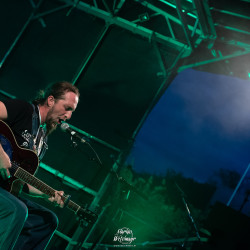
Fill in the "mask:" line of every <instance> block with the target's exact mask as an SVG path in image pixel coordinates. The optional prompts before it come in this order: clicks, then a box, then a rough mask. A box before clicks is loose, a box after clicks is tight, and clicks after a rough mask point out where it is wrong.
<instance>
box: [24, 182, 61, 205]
mask: <svg viewBox="0 0 250 250" xmlns="http://www.w3.org/2000/svg"><path fill="white" fill-rule="evenodd" d="M27 185H28V188H29V195H31V196H35V197H42V198H44V199H46V200H48V201H49V202H52V203H53V204H54V205H55V206H60V207H61V208H63V207H64V201H63V199H62V197H63V195H64V192H63V191H55V193H54V195H53V196H49V195H47V194H45V193H43V192H41V191H40V190H38V189H36V188H35V187H33V186H31V185H29V184H27Z"/></svg>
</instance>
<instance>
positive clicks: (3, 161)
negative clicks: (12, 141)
mask: <svg viewBox="0 0 250 250" xmlns="http://www.w3.org/2000/svg"><path fill="white" fill-rule="evenodd" d="M7 117H8V115H7V109H6V107H5V105H4V103H3V102H0V120H6V119H7ZM10 167H11V163H10V158H9V156H8V155H7V154H6V153H5V152H4V150H3V148H2V145H1V144H0V176H2V178H3V179H4V180H6V179H8V178H9V177H10V172H9V168H10Z"/></svg>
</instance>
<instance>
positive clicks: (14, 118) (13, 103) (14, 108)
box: [3, 99, 47, 158]
mask: <svg viewBox="0 0 250 250" xmlns="http://www.w3.org/2000/svg"><path fill="white" fill-rule="evenodd" d="M3 103H4V104H5V107H6V109H7V114H8V119H7V120H5V122H6V123H7V124H8V125H9V126H10V128H11V130H12V132H13V133H14V135H15V138H16V140H17V143H18V145H19V146H20V147H22V148H30V146H31V141H32V143H33V140H34V138H35V137H36V136H37V132H38V128H39V126H40V121H39V111H38V107H36V106H35V113H36V116H35V118H36V121H35V123H36V124H37V128H35V129H33V126H34V125H33V124H34V121H32V115H33V113H34V108H33V106H32V104H30V103H28V102H26V101H23V100H17V99H10V100H5V101H3ZM32 125H33V126H32ZM45 144H46V143H45ZM46 145H47V144H46ZM46 147H47V146H46ZM30 149H31V148H30ZM42 151H44V150H42ZM41 154H44V152H41ZM41 154H40V156H39V158H41V157H42V155H41Z"/></svg>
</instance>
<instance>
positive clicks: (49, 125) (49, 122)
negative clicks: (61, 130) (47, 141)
mask: <svg viewBox="0 0 250 250" xmlns="http://www.w3.org/2000/svg"><path fill="white" fill-rule="evenodd" d="M52 113H53V108H52V109H51V110H50V111H49V112H48V114H47V119H46V121H45V123H46V135H49V134H51V133H52V132H53V131H54V130H55V129H56V127H57V123H56V122H55V121H54V120H53V119H52V118H51V114H52Z"/></svg>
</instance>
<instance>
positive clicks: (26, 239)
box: [0, 187, 58, 250]
mask: <svg viewBox="0 0 250 250" xmlns="http://www.w3.org/2000/svg"><path fill="white" fill-rule="evenodd" d="M57 225H58V219H57V217H56V215H55V214H54V213H53V212H52V211H50V210H48V209H47V208H45V207H43V206H41V205H39V204H37V203H35V202H33V201H30V200H27V199H24V198H17V197H15V196H13V195H12V194H11V193H9V192H7V191H6V190H4V189H2V188H1V187H0V249H1V250H11V249H14V250H29V249H32V250H42V249H45V248H46V246H47V245H48V243H49V241H50V239H51V237H52V236H53V234H54V232H55V230H56V228H57Z"/></svg>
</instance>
